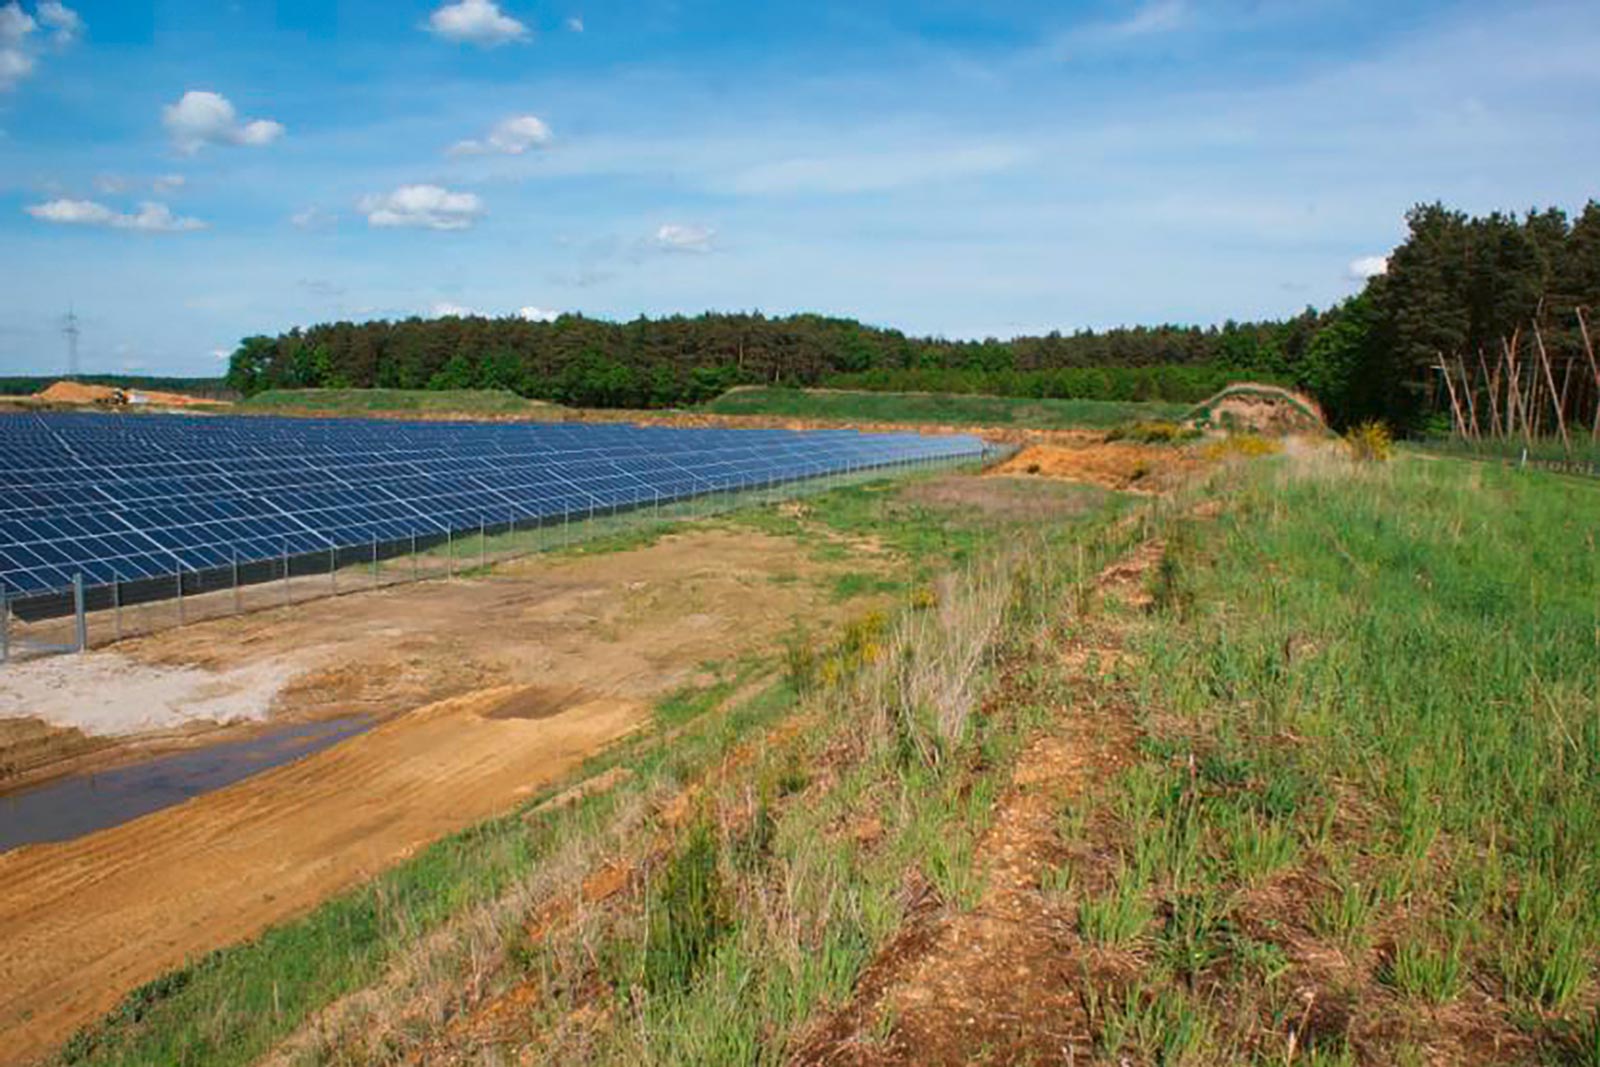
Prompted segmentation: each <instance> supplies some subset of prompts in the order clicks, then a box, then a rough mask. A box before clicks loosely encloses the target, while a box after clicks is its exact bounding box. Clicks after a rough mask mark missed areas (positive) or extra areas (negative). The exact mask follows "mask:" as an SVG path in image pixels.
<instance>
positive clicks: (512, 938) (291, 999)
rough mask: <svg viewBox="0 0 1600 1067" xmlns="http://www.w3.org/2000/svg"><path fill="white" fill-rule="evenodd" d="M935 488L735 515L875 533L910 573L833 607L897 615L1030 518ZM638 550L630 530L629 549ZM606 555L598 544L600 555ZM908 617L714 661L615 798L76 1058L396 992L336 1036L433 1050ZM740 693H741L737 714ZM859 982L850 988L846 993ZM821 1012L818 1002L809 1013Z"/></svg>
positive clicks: (149, 1006)
mask: <svg viewBox="0 0 1600 1067" xmlns="http://www.w3.org/2000/svg"><path fill="white" fill-rule="evenodd" d="M919 484H920V481H919V480H913V481H911V482H909V483H908V484H906V485H905V486H904V487H897V486H893V485H890V484H888V483H881V482H880V483H869V484H866V485H857V486H851V487H848V488H844V489H840V490H836V491H833V492H829V493H825V494H822V495H820V496H817V497H813V498H811V499H809V500H807V501H806V502H805V504H804V505H802V506H799V507H796V506H789V507H786V508H784V509H782V510H781V511H775V510H770V509H767V510H762V509H757V510H750V511H745V512H738V513H734V514H731V515H729V516H726V517H725V518H724V519H722V520H720V521H723V522H728V523H733V524H735V525H736V526H746V527H751V528H757V529H762V530H765V531H767V532H771V533H778V534H783V535H787V536H791V537H793V538H794V540H795V541H796V547H797V551H800V552H810V553H815V554H817V555H819V556H822V557H825V558H833V559H838V558H840V557H841V556H848V554H849V553H850V552H851V551H853V549H852V544H853V543H855V542H859V541H860V540H861V539H863V538H871V539H873V541H874V542H875V543H878V544H880V545H881V546H882V549H884V550H887V552H888V553H889V554H890V555H889V558H892V559H893V560H895V561H896V562H895V563H894V565H893V566H892V567H890V568H888V570H887V573H886V572H885V567H884V566H883V563H884V559H885V557H884V555H883V554H882V552H881V551H880V552H875V553H874V556H873V562H872V566H871V568H870V569H868V570H864V571H863V572H862V573H861V574H859V575H854V574H846V575H844V576H842V577H840V576H835V577H834V578H833V579H830V588H829V594H830V596H831V597H832V598H834V599H836V600H844V601H848V600H850V599H852V598H855V597H857V596H874V597H878V598H879V599H878V600H875V601H873V602H881V595H882V594H884V593H899V594H901V595H902V596H903V598H904V599H905V600H906V601H907V603H914V602H918V601H919V598H920V597H925V596H927V595H929V594H928V593H927V592H926V590H927V589H929V588H930V585H929V582H930V580H931V579H932V578H933V576H935V575H937V574H938V573H940V572H941V571H943V570H945V569H946V568H948V567H951V566H956V565H960V564H962V563H963V562H965V561H970V560H974V559H977V558H981V557H985V556H987V555H988V554H989V551H990V549H991V548H992V546H993V545H995V544H996V543H999V542H1003V541H1009V540H1011V539H1013V538H1014V537H1015V536H1016V535H1017V534H1018V532H1019V531H1020V530H1021V529H1022V528H1023V527H1024V526H1026V525H1028V524H1029V523H1023V522H1018V521H1009V520H987V519H985V518H984V517H983V516H982V515H981V514H977V513H974V512H972V511H971V510H970V509H955V508H948V507H933V506H927V505H924V504H922V503H919V502H918V498H917V496H916V493H915V490H916V488H917V486H918V485H919ZM1056 496H1057V498H1058V499H1057V503H1058V508H1057V512H1058V515H1059V516H1060V517H1061V518H1062V519H1063V521H1070V520H1071V519H1072V518H1073V517H1079V516H1082V515H1085V514H1091V513H1098V512H1099V511H1100V509H1101V508H1102V507H1103V506H1104V505H1105V503H1106V499H1107V497H1106V494H1104V493H1102V492H1100V491H1098V490H1092V489H1081V490H1080V489H1071V488H1062V489H1061V491H1060V492H1059V493H1057V494H1056ZM633 543H637V542H636V538H635V537H634V536H632V535H628V536H624V537H623V538H621V539H620V540H619V541H618V542H617V544H616V546H615V547H619V548H624V547H628V546H629V545H631V544H633ZM596 549H597V545H596V544H595V543H590V544H588V545H586V546H584V548H583V550H585V551H594V550H596ZM788 580H801V579H798V578H792V579H788ZM906 610H911V609H910V608H907V609H906ZM889 619H890V617H889V616H888V615H885V614H883V613H881V612H878V611H866V612H865V613H864V614H862V615H860V617H859V618H858V619H857V620H856V621H855V622H854V623H852V624H851V626H850V627H848V628H847V632H846V633H845V634H843V635H822V634H808V633H806V632H805V629H804V627H803V626H802V625H799V624H797V627H796V630H795V633H794V635H793V638H792V640H791V642H790V653H789V654H788V655H787V656H785V655H775V656H774V657H773V658H772V659H771V660H769V661H766V662H741V663H728V664H717V665H713V666H714V667H715V671H716V673H717V675H718V680H717V681H716V682H715V683H713V684H711V685H709V686H706V687H702V688H698V689H691V690H685V691H683V692H680V693H675V694H672V695H671V696H670V697H669V698H667V699H666V700H664V701H663V702H662V703H661V705H660V707H659V708H658V725H659V728H660V730H661V731H663V732H666V731H671V742H670V744H659V743H657V741H656V737H651V738H644V739H640V740H636V741H634V742H631V743H629V744H626V745H624V746H622V747H621V748H619V749H618V750H616V751H613V752H611V753H608V754H607V755H605V756H604V757H601V758H599V759H596V760H594V761H592V762H591V763H590V764H589V765H588V766H587V767H585V768H584V771H583V772H582V774H581V775H580V776H579V777H580V778H584V779H588V780H597V779H598V780H601V781H607V780H609V781H610V782H611V785H610V786H609V787H608V788H606V789H603V790H597V791H595V792H594V793H593V794H592V795H587V796H584V797H583V798H582V799H579V800H577V801H576V802H575V803H572V804H569V805H563V806H552V805H549V804H547V803H546V801H547V800H548V799H549V796H550V794H549V793H547V794H546V795H544V796H541V797H539V798H535V799H534V800H533V801H532V802H530V804H529V805H528V806H527V808H526V809H524V810H523V811H521V812H518V813H515V814H512V815H509V816H507V817H505V818H503V819H499V820H495V821H493V822H490V823H487V824H484V825H483V826H480V827H477V828H475V829H473V830H470V831H467V832H464V833H461V834H457V835H454V836H452V837H451V838H449V839H447V840H444V841H442V842H440V843H439V844H437V845H435V846H433V847H432V848H430V849H428V850H426V851H425V852H423V853H422V854H420V855H419V856H418V857H416V858H415V859H412V860H410V861H407V862H406V863H404V864H402V865H400V866H399V867H397V868H396V869H394V870H392V871H390V872H388V873H387V874H384V875H382V876H380V877H379V878H378V879H376V880H375V881H374V882H373V883H371V884H370V885H368V886H366V887H364V888H362V889H360V890H358V891H356V892H353V893H350V894H347V895H345V896H343V897H341V898H339V899H336V900H334V901H331V902H329V903H328V904H325V905H324V906H322V907H320V908H319V909H317V910H316V911H315V912H313V913H312V914H311V915H309V916H307V917H306V918H304V919H302V920H299V921H296V922H293V923H290V924H287V925H285V926H283V927H280V928H276V929H274V930H271V931H269V932H268V933H266V934H265V935H263V936H262V937H260V938H258V939H256V940H255V941H253V942H250V943H248V944H245V945H241V946H236V947H234V948H230V949H226V950H223V951H221V952H218V953H216V954H214V955H212V956H210V957H207V958H206V959H204V960H200V961H197V962H196V963H194V964H193V965H191V966H190V967H188V968H186V969H184V970H182V971H180V972H177V973H174V974H172V975H169V976H167V977H165V978H163V979H161V980H159V981H157V982H154V983H151V984H150V985H149V986H147V987H144V988H143V989H141V990H139V991H137V992H135V993H134V994H132V995H131V996H130V997H129V998H128V1000H127V1001H126V1003H125V1004H124V1005H123V1007H122V1008H121V1009H120V1010H119V1011H117V1012H116V1013H114V1014H113V1015H112V1016H110V1017H108V1018H107V1019H106V1020H104V1021H103V1022H102V1023H100V1024H98V1025H97V1026H94V1027H91V1028H89V1029H87V1030H85V1031H84V1032H83V1033H82V1034H80V1035H79V1036H78V1037H77V1038H76V1039H74V1041H73V1042H72V1043H71V1044H70V1045H69V1046H68V1047H67V1049H66V1050H65V1053H64V1055H63V1060H64V1061H65V1062H71V1063H122V1064H134V1063H155V1062H161V1063H179V1062H191V1063H192V1062H206V1063H250V1062H254V1060H255V1059H256V1058H257V1057H259V1056H260V1055H262V1054H263V1053H264V1052H266V1051H267V1050H269V1049H271V1048H273V1047H274V1046H275V1045H276V1044H277V1043H278V1042H280V1041H282V1040H283V1039H284V1038H285V1037H286V1035H290V1034H293V1033H295V1032H296V1030H297V1029H299V1028H301V1027H302V1026H304V1025H305V1024H306V1023H307V1022H308V1020H310V1019H312V1018H313V1017H314V1016H315V1015H316V1013H318V1012H319V1011H323V1010H324V1009H326V1008H327V1006H328V1005H329V1004H331V1003H333V1002H335V1001H337V1000H338V999H339V998H341V997H343V996H346V995H347V994H351V993H354V992H356V991H358V990H362V989H365V988H368V987H373V988H374V989H375V990H376V991H377V992H376V994H375V995H374V996H372V998H371V1003H370V1005H369V1006H368V1007H367V1008H366V1009H364V1010H362V1011H357V1012H353V1013H344V1012H335V1013H333V1014H332V1015H331V1016H330V1019H329V1021H328V1023H327V1026H328V1032H329V1033H330V1034H331V1035H332V1037H333V1039H334V1040H335V1041H336V1042H338V1043H341V1044H342V1043H349V1044H352V1045H360V1046H361V1047H362V1049H363V1050H364V1051H362V1052H361V1053H360V1055H357V1056H354V1057H353V1058H356V1059H361V1058H364V1057H371V1058H377V1059H382V1058H385V1057H386V1056H388V1055H391V1054H396V1053H398V1052H400V1051H402V1050H405V1049H412V1050H415V1049H416V1048H417V1047H419V1046H418V1043H419V1042H420V1041H423V1040H425V1039H427V1038H429V1036H430V1035H431V1034H432V1032H433V1030H434V1028H436V1027H438V1026H440V1025H442V1023H443V1020H444V1018H446V1017H447V1015H448V1014H449V1013H450V1012H452V1011H454V1010H456V1009H459V1008H460V1007H462V1006H471V1005H473V1004H476V1003H480V1002H481V1000H482V999H483V998H484V997H485V996H487V995H489V994H491V993H492V992H494V991H496V990H498V989H500V988H504V987H506V986H510V985H514V984H516V983H518V982H523V981H526V980H527V979H528V977H529V975H532V974H537V973H541V972H542V971H543V970H544V969H545V968H549V967H552V966H553V965H554V961H555V960H556V959H557V958H558V957H561V954H562V953H565V952H567V951H568V950H569V949H570V946H571V943H570V942H569V941H567V940H562V941H561V942H559V944H558V943H556V942H553V941H552V942H551V943H548V944H547V943H541V942H539V941H537V940H535V939H532V938H530V935H529V929H530V927H532V926H534V925H535V924H536V922H537V917H538V916H539V915H541V914H544V913H546V912H548V911H549V910H551V909H556V908H559V907H560V902H561V901H562V900H566V899H569V898H570V897H571V896H573V895H574V894H576V893H578V891H579V890H578V887H579V885H580V884H581V883H582V882H583V880H584V878H585V876H586V874H588V873H590V872H592V871H593V870H594V869H596V868H597V867H599V866H601V865H603V863H604V860H605V859H606V858H608V857H630V856H631V857H632V858H633V859H634V860H635V861H637V862H639V863H640V864H641V869H645V868H648V867H650V864H649V863H647V862H646V861H647V860H648V859H649V858H650V855H651V854H652V852H654V853H655V854H656V859H657V860H659V859H660V853H661V852H662V851H663V850H665V852H667V853H670V852H671V851H672V849H673V846H672V842H673V840H674V835H677V834H680V833H683V832H687V830H686V824H684V823H683V822H682V821H681V819H679V818H678V817H677V816H675V815H674V814H673V811H674V808H673V801H674V798H684V797H688V796H692V795H693V792H694V791H695V790H697V789H700V788H703V782H704V780H705V778H706V776H707V774H708V773H711V772H713V771H714V770H716V769H717V768H718V767H722V766H726V765H727V764H728V761H730V760H733V761H738V760H740V759H741V758H744V759H748V758H749V757H748V755H746V756H743V757H741V753H748V752H750V751H752V748H751V746H753V745H754V746H756V748H757V749H759V748H760V747H761V744H762V743H761V742H760V741H759V738H760V737H761V736H762V734H763V733H764V732H765V731H766V730H768V729H770V728H772V727H774V726H775V725H776V724H778V723H780V722H781V721H782V720H784V719H785V718H786V717H788V716H791V715H793V714H795V713H796V708H797V706H799V705H801V704H802V703H803V702H806V701H809V700H810V699H812V698H811V697H810V696H809V690H810V689H811V687H812V685H813V679H812V675H813V674H815V675H817V676H824V675H825V676H828V677H829V678H836V677H837V676H838V675H840V673H841V672H842V671H846V670H849V671H854V670H856V669H857V668H858V667H859V661H860V659H861V657H862V655H863V654H864V652H863V650H864V648H865V647H866V644H868V643H870V642H873V641H877V640H880V639H881V638H880V635H881V634H883V633H885V632H886V631H887V630H888V628H889V626H890V621H889ZM825 646H826V647H825ZM800 650H814V651H807V652H805V653H804V654H803V655H801V654H800ZM796 655H800V662H810V663H811V664H812V666H811V667H810V668H806V669H805V670H804V671H797V670H795V669H789V670H785V669H784V667H783V664H784V662H785V661H790V662H793V661H795V657H796ZM802 690H806V691H807V692H806V693H804V694H803V693H802ZM735 694H742V695H740V696H739V697H738V699H736V700H730V698H731V697H733V696H734V695H735ZM657 736H659V735H657ZM790 773H791V777H790V778H789V779H786V781H789V782H790V784H791V786H792V784H793V782H794V781H795V780H797V778H796V777H795V776H804V775H807V774H809V773H810V772H808V771H805V770H803V769H801V768H800V767H799V766H798V765H796V766H795V768H794V769H793V770H792V772H790ZM601 776H607V777H601ZM786 788H787V787H786ZM551 792H552V793H553V792H554V791H551ZM952 814H953V813H952ZM652 869H653V868H652ZM949 869H950V870H951V871H952V872H956V871H957V870H958V867H957V866H955V865H952V866H951V867H950V868H949ZM952 876H957V875H955V874H954V873H953V874H952ZM879 922H880V925H882V926H884V927H888V926H892V923H893V915H892V914H891V913H889V912H885V913H884V914H883V916H882V918H881V919H880V920H879ZM719 940H720V938H719ZM613 943H614V945H615V951H616V952H617V953H618V956H617V958H616V962H617V965H618V966H619V967H621V968H623V969H622V970H621V971H618V972H617V974H616V977H617V979H618V980H619V981H623V980H630V981H631V980H633V979H641V980H642V978H641V975H642V971H641V972H637V973H636V969H637V968H638V967H644V966H646V965H645V964H644V963H643V962H642V961H643V958H644V956H642V955H639V954H638V953H634V954H633V955H628V953H629V952H630V951H631V950H630V949H628V948H627V947H626V943H625V939H624V938H623V932H622V931H620V930H619V931H618V935H617V940H615V941H614V942H613ZM851 946H852V947H851V953H852V955H851V958H852V959H854V960H856V961H857V962H858V963H859V961H860V960H862V959H864V956H865V953H866V951H867V950H868V949H869V947H870V943H869V942H868V941H866V940H862V939H860V938H856V939H854V940H852V941H851ZM641 951H643V952H645V954H646V955H648V956H649V957H650V959H651V960H654V961H657V962H652V963H650V964H648V967H649V968H650V969H651V972H652V973H655V972H656V971H658V970H659V969H661V968H662V967H666V968H667V969H669V970H670V969H672V968H674V967H678V966H680V963H662V962H659V961H660V960H661V959H662V958H663V957H662V953H663V952H664V951H666V952H667V956H669V957H671V956H672V952H670V951H667V950H665V949H663V948H662V947H661V946H660V945H659V944H657V945H656V946H655V947H653V948H650V949H648V950H645V949H643V948H642V943H641ZM563 958H564V957H563ZM674 958H675V957H674ZM851 973H853V972H852V971H849V970H846V971H843V972H840V975H839V976H838V977H842V979H843V980H846V981H847V980H848V977H849V975H850V974H851ZM652 981H655V979H652ZM812 1002H813V1000H812V998H810V997H801V998H800V999H798V1000H797V1001H796V1010H800V1009H803V1008H805V1007H806V1006H807V1005H809V1004H811V1003H812ZM661 1003H662V1004H663V1005H665V1003H666V1001H665V999H663V1000H662V1002H661ZM319 1047H320V1046H319V1042H318V1040H316V1039H312V1040H310V1041H309V1044H307V1045H306V1046H305V1047H304V1048H303V1050H302V1051H304V1052H305V1053H306V1055H308V1056H309V1057H311V1058H312V1059H323V1058H329V1057H331V1053H328V1054H327V1055H324V1052H320V1051H319Z"/></svg>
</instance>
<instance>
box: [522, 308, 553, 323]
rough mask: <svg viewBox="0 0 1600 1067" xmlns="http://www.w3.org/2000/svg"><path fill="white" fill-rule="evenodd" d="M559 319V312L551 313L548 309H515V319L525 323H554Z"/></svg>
mask: <svg viewBox="0 0 1600 1067" xmlns="http://www.w3.org/2000/svg"><path fill="white" fill-rule="evenodd" d="M560 317H561V312H559V311H551V310H549V309H548V308H536V307H525V308H518V309H517V318H519V319H523V320H525V321H527V322H554V321H556V320H557V319H559V318H560Z"/></svg>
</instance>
